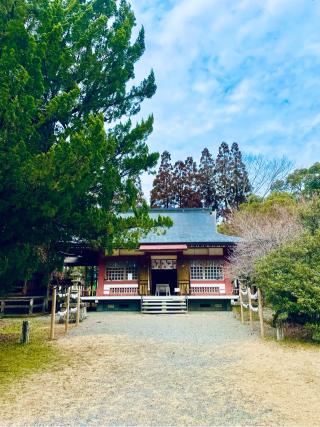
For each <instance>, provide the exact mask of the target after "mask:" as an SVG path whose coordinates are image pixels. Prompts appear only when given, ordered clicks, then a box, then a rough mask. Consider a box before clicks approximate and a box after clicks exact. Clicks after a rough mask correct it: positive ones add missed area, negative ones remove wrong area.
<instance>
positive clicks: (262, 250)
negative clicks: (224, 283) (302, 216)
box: [229, 206, 303, 280]
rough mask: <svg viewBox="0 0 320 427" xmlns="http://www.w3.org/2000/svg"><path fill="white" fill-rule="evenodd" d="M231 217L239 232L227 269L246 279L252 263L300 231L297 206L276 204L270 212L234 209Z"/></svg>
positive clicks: (250, 271) (300, 232)
mask: <svg viewBox="0 0 320 427" xmlns="http://www.w3.org/2000/svg"><path fill="white" fill-rule="evenodd" d="M232 215H233V217H232V218H231V221H232V223H233V227H234V229H235V231H236V232H237V235H239V236H241V241H239V242H238V243H237V245H236V247H235V249H234V251H233V253H232V255H231V257H230V266H229V268H230V273H231V275H232V276H233V277H239V278H242V279H243V280H246V279H248V278H250V277H251V276H252V273H253V269H254V264H255V262H256V261H258V260H260V259H261V258H263V257H264V256H266V255H267V254H268V253H269V252H271V251H272V250H274V249H277V248H278V247H279V246H280V245H281V244H283V243H285V242H288V241H290V240H293V239H295V238H296V237H298V236H299V235H301V234H302V233H303V227H302V225H301V224H300V222H299V219H298V212H297V209H294V208H293V207H285V206H277V207H275V208H274V209H273V211H272V212H258V213H257V212H243V211H238V212H234V213H233V214H232Z"/></svg>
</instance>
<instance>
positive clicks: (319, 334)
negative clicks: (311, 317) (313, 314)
mask: <svg viewBox="0 0 320 427" xmlns="http://www.w3.org/2000/svg"><path fill="white" fill-rule="evenodd" d="M306 327H307V329H309V331H311V333H312V339H313V341H316V342H318V343H320V324H313V323H307V325H306Z"/></svg>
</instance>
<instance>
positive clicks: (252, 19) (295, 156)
mask: <svg viewBox="0 0 320 427" xmlns="http://www.w3.org/2000/svg"><path fill="white" fill-rule="evenodd" d="M132 7H133V10H134V12H135V15H136V18H137V21H138V25H144V27H145V31H146V52H145V54H144V56H143V57H142V59H141V60H140V62H139V63H138V64H137V68H136V76H137V78H140V79H141V78H143V77H144V76H145V75H146V74H147V73H148V71H149V70H150V69H151V68H153V69H154V71H155V75H156V81H157V85H158V90H157V93H156V94H155V96H154V97H153V98H152V99H151V100H147V101H145V102H144V104H143V107H142V115H143V116H147V115H148V114H149V113H153V114H154V117H155V126H154V132H153V134H152V136H151V137H150V138H149V145H150V148H151V149H152V150H156V151H159V152H162V151H163V150H168V151H169V152H170V153H171V154H172V158H173V161H175V160H178V159H185V158H186V156H188V155H193V156H194V157H195V158H196V159H198V157H199V153H200V152H201V150H202V149H203V148H204V147H206V146H207V147H208V148H209V149H210V151H211V152H212V153H213V154H214V155H216V152H217V149H218V146H219V144H220V143H221V141H226V142H228V143H232V142H233V141H237V142H238V143H239V145H240V148H241V150H242V151H243V152H247V153H262V154H264V155H265V156H267V157H275V156H279V157H281V156H282V155H285V156H287V157H289V158H290V159H292V160H293V161H294V162H295V166H296V167H301V166H307V165H310V164H312V163H313V162H315V161H318V160H320V0H261V1H260V0H230V1H229V0H163V1H160V0H132ZM152 180H153V178H152V177H151V176H146V177H145V178H144V180H143V184H144V189H145V192H146V193H148V191H149V190H150V187H151V183H152Z"/></svg>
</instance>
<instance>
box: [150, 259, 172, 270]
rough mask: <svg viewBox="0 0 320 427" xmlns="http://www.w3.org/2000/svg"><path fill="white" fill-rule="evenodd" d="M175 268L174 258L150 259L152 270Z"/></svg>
mask: <svg viewBox="0 0 320 427" xmlns="http://www.w3.org/2000/svg"><path fill="white" fill-rule="evenodd" d="M176 268H177V260H176V259H171V258H170V259H169V258H166V259H151V269H152V270H175V269H176Z"/></svg>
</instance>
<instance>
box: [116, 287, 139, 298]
mask: <svg viewBox="0 0 320 427" xmlns="http://www.w3.org/2000/svg"><path fill="white" fill-rule="evenodd" d="M109 295H110V296H116V295H120V296H126V295H138V288H137V287H121V286H117V287H110V292H109Z"/></svg>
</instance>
